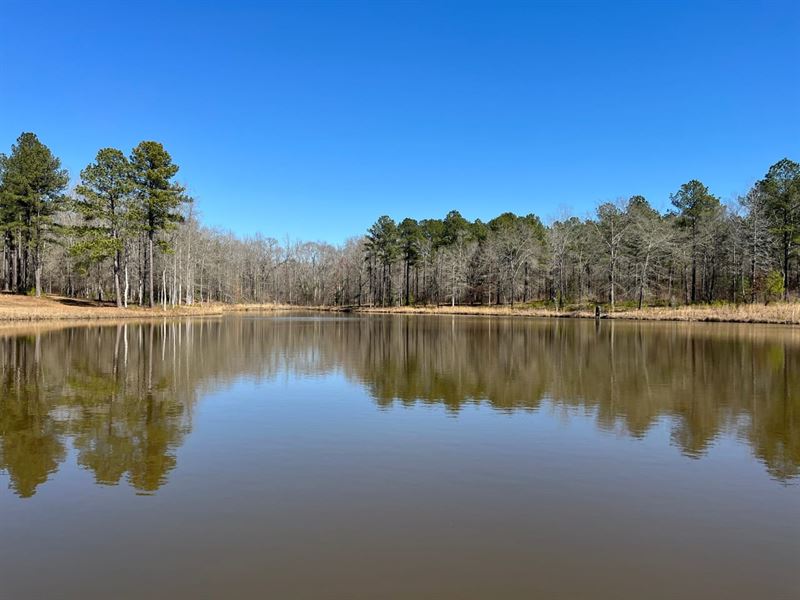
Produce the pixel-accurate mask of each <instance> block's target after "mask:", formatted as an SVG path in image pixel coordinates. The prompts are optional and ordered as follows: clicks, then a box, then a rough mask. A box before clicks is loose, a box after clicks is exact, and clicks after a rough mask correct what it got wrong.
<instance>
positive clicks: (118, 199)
mask: <svg viewBox="0 0 800 600" xmlns="http://www.w3.org/2000/svg"><path fill="white" fill-rule="evenodd" d="M132 191H133V179H132V170H131V165H130V163H129V162H128V159H127V158H126V157H125V155H124V154H123V153H122V152H121V151H120V150H117V149H115V148H103V149H102V150H100V151H99V152H98V153H97V158H96V159H95V162H94V163H92V164H90V165H89V166H87V167H86V168H85V169H84V170H83V171H81V183H80V185H78V186H77V187H76V188H75V194H76V198H75V201H74V203H73V205H74V208H75V210H76V212H77V213H78V214H80V215H81V216H82V217H83V218H84V221H85V223H84V224H83V225H81V226H79V227H78V233H79V235H80V238H81V241H80V242H79V243H78V244H77V245H76V246H75V248H74V251H75V252H76V253H78V254H79V255H81V256H83V257H85V258H86V259H88V260H89V261H90V262H102V261H104V260H107V259H109V258H113V273H114V292H115V294H116V302H117V306H118V307H121V306H122V300H123V298H122V292H121V289H120V270H121V265H122V251H123V249H124V247H125V242H126V239H127V237H128V234H129V231H130V221H129V220H130V215H129V210H130V206H129V205H130V196H131V192H132Z"/></svg>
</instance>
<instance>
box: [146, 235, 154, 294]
mask: <svg viewBox="0 0 800 600" xmlns="http://www.w3.org/2000/svg"><path fill="white" fill-rule="evenodd" d="M147 263H148V264H147V292H148V301H149V303H150V308H153V307H154V306H155V296H154V295H153V289H154V288H153V271H154V268H153V232H152V230H151V231H149V232H148V233H147Z"/></svg>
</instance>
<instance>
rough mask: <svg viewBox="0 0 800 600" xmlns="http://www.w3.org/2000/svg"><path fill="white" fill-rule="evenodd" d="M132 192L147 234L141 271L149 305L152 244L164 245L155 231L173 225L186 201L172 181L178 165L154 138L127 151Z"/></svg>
mask: <svg viewBox="0 0 800 600" xmlns="http://www.w3.org/2000/svg"><path fill="white" fill-rule="evenodd" d="M130 163H131V168H132V173H133V182H134V193H135V194H136V197H137V199H138V206H137V210H138V212H139V216H140V218H141V225H142V229H143V230H144V232H145V235H146V236H147V251H146V254H145V273H146V279H147V298H148V302H149V304H150V307H151V308H152V307H153V306H154V305H155V295H154V291H153V290H154V288H153V268H154V267H153V246H154V245H155V244H156V241H158V243H159V246H160V247H161V248H162V250H166V249H168V244H167V243H166V241H164V240H159V239H158V237H159V234H161V233H163V232H165V231H169V230H171V229H173V228H174V227H175V226H176V225H177V224H178V223H180V222H181V221H182V220H183V217H182V216H181V214H180V212H179V208H180V206H181V204H182V203H183V202H186V201H188V198H187V197H186V196H185V195H184V188H183V187H182V186H180V185H178V184H177V183H175V182H173V181H172V178H173V177H175V175H176V174H177V172H178V165H176V164H174V163H173V162H172V157H171V156H170V155H169V153H168V152H167V151H166V150H165V149H164V146H162V145H161V144H160V143H158V142H141V143H140V144H139V145H138V146H136V148H134V149H133V152H132V153H131V159H130Z"/></svg>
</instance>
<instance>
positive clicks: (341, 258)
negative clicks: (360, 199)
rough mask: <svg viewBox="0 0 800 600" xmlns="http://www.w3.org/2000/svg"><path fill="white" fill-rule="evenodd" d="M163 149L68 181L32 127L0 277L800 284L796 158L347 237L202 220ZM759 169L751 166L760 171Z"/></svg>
mask: <svg viewBox="0 0 800 600" xmlns="http://www.w3.org/2000/svg"><path fill="white" fill-rule="evenodd" d="M178 171H179V167H178V165H177V164H176V163H175V162H174V161H173V159H172V157H171V156H170V154H169V152H168V151H167V150H166V149H165V148H164V147H163V145H162V144H160V143H158V142H154V141H143V142H141V143H140V144H138V145H137V146H136V147H135V148H133V149H132V150H131V151H130V153H129V154H126V153H125V152H123V151H122V150H118V149H115V148H103V149H101V150H99V151H98V152H97V155H96V156H95V158H94V161H93V162H91V163H89V164H88V165H87V166H86V167H85V168H84V169H83V170H81V172H80V173H79V174H78V177H77V178H76V179H75V180H71V177H70V174H69V173H68V172H67V171H66V170H65V169H64V168H62V165H61V161H60V160H59V159H58V157H56V156H55V155H54V154H53V153H52V152H51V150H50V149H49V148H48V147H47V146H46V145H44V144H43V143H42V142H41V141H40V140H39V139H38V137H37V136H36V135H35V134H33V133H22V134H21V135H20V136H19V138H18V139H17V140H16V142H15V143H14V144H12V146H11V148H10V151H9V152H8V154H2V155H0V233H2V236H3V258H2V269H0V277H2V281H1V282H0V286H2V289H3V290H4V291H6V292H12V293H18V294H30V295H37V296H39V295H41V294H57V295H62V296H69V297H75V298H93V299H97V300H100V301H105V302H114V303H116V305H117V306H120V307H123V306H128V305H129V304H137V305H142V306H151V307H153V306H158V305H160V306H162V307H164V308H166V307H168V306H176V305H190V304H194V303H198V302H223V303H281V304H295V305H329V306H332V305H339V306H396V305H415V304H424V305H435V304H451V305H456V304H487V305H489V304H508V305H515V304H529V305H536V304H538V305H548V306H552V307H555V308H557V309H561V308H564V307H568V306H583V305H590V304H602V305H605V306H607V307H609V308H610V309H611V310H614V309H615V308H616V307H619V306H625V307H628V308H634V307H636V308H642V307H645V306H677V305H687V304H707V303H715V302H730V303H760V302H772V301H778V300H790V299H796V298H797V297H798V295H800V255H799V253H798V247H800V164H798V163H796V162H794V161H792V160H789V159H788V158H784V159H782V160H779V161H778V162H776V163H775V164H773V165H772V166H770V167H768V168H767V169H766V172H765V173H764V174H763V175H762V176H761V179H758V180H757V181H756V183H755V184H754V185H753V187H752V188H751V189H750V190H749V191H748V192H747V193H746V194H745V195H743V196H741V197H738V198H736V199H733V200H730V201H729V202H727V203H723V202H722V201H721V199H720V198H719V197H718V196H715V195H714V194H713V193H712V191H710V190H709V189H708V188H707V186H705V185H704V184H703V183H702V182H700V181H699V180H696V179H691V180H689V181H687V182H686V183H684V184H683V185H681V186H680V187H679V188H678V189H676V190H675V191H674V193H672V194H671V195H670V198H669V200H670V203H671V204H670V205H671V209H670V210H668V211H667V212H665V213H662V212H660V211H658V210H656V209H655V208H653V206H652V205H651V203H650V202H649V201H648V200H647V199H646V198H644V197H642V196H633V197H631V198H627V199H619V200H616V201H613V202H604V203H601V204H599V205H598V206H597V208H596V210H595V212H594V215H593V216H592V217H590V218H579V217H577V216H565V217H563V218H559V219H557V220H554V221H553V222H550V223H545V222H543V221H542V219H540V218H539V217H538V216H536V215H534V214H527V215H516V214H513V213H510V212H507V213H503V214H500V215H498V216H497V217H495V218H494V219H492V220H490V221H488V222H483V221H481V220H475V221H469V220H467V219H465V218H464V217H463V216H462V215H461V214H460V213H459V212H458V211H456V210H453V211H451V212H449V213H448V214H447V215H446V216H445V217H444V218H441V219H435V218H432V219H422V220H416V219H413V218H410V217H409V218H404V219H402V220H400V221H399V222H398V221H395V220H394V219H392V218H390V217H389V216H381V217H380V218H378V219H377V221H376V222H375V223H374V224H373V225H372V226H371V227H370V228H369V230H368V231H366V232H365V233H364V235H363V236H361V237H355V238H351V239H349V240H348V241H347V242H345V243H344V244H341V245H338V246H336V245H331V244H328V243H325V242H321V241H316V242H314V241H306V242H303V241H289V240H287V241H284V242H280V241H278V240H277V239H274V238H271V237H265V236H262V235H255V236H252V237H242V236H237V235H235V234H233V233H230V232H227V231H221V230H219V229H214V228H210V227H207V226H204V225H203V224H202V222H201V221H200V219H199V218H198V214H199V213H198V209H197V207H196V203H195V202H194V200H193V199H192V198H191V197H190V195H188V194H187V191H186V186H185V185H184V184H182V183H180V182H179V181H178V179H177V174H178ZM756 176H758V174H754V177H756Z"/></svg>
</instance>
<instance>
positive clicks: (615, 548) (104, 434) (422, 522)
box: [0, 313, 800, 600]
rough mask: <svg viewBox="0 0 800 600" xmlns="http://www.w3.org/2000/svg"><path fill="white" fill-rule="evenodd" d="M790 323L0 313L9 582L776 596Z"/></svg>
mask: <svg viewBox="0 0 800 600" xmlns="http://www.w3.org/2000/svg"><path fill="white" fill-rule="evenodd" d="M798 484H800V329H798V328H791V327H777V326H759V325H730V324H680V323H633V322H609V321H601V322H594V321H582V320H566V319H564V320H537V319H524V318H494V317H491V318H471V317H450V316H347V315H345V316H329V315H324V314H312V313H306V314H303V313H299V314H286V315H266V314H245V315H241V316H227V317H224V318H207V319H194V320H164V321H157V322H128V323H120V324H117V323H114V324H104V325H100V324H92V325H86V326H68V327H66V326H57V325H39V326H30V327H27V328H26V327H23V328H16V329H13V330H6V331H3V330H0V586H1V587H0V597H4V598H5V597H8V598H15V599H18V598H43V597H59V598H107V597H114V598H128V597H130V598H137V597H169V598H189V597H191V598H194V597H248V598H249V597H272V598H414V597H416V598H420V597H425V598H437V599H444V598H532V597H541V598H588V597H591V598H609V599H615V600H617V599H622V598H649V599H653V598H676V597H683V598H700V597H703V598H706V597H707V598H728V599H730V598H755V597H760V598H789V597H795V596H793V594H795V593H796V592H797V590H798V586H800V569H798V566H800V563H798V557H800V485H798Z"/></svg>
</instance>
